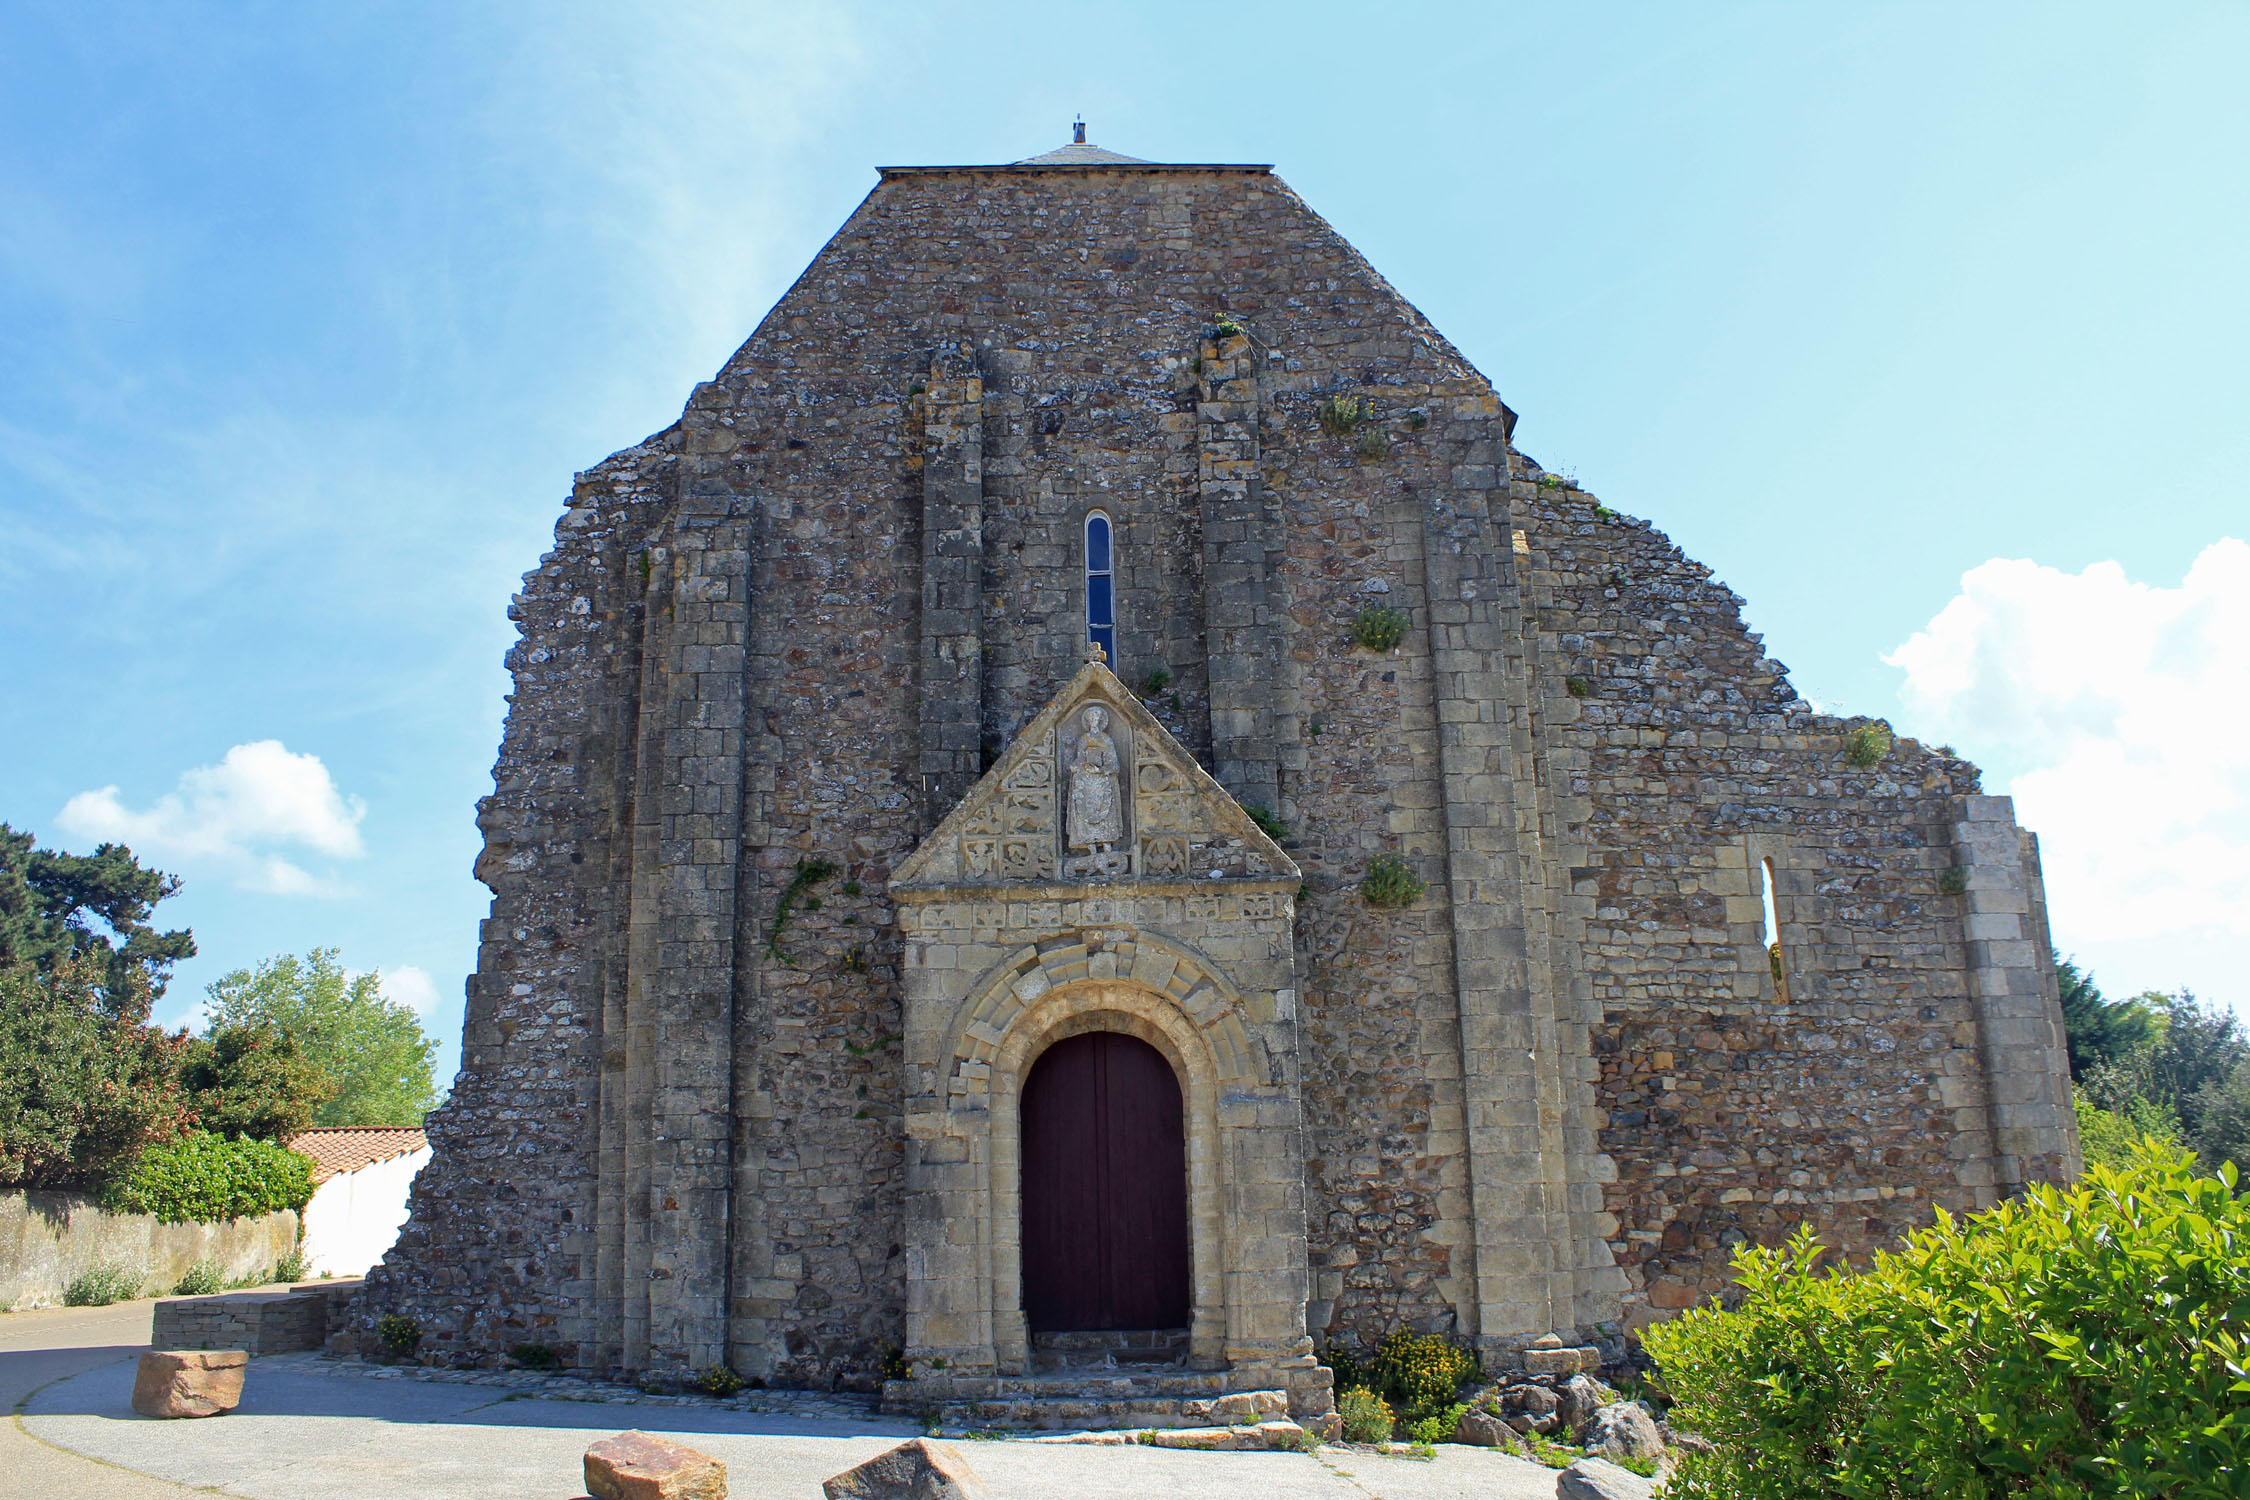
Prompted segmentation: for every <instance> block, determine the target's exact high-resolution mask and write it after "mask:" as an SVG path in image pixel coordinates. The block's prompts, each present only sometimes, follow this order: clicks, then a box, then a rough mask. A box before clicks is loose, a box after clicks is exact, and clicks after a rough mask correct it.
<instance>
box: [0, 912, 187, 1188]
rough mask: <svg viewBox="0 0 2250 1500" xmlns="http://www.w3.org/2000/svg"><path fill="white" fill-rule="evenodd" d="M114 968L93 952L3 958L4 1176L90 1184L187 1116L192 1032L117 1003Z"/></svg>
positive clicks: (0, 1123)
mask: <svg viewBox="0 0 2250 1500" xmlns="http://www.w3.org/2000/svg"><path fill="white" fill-rule="evenodd" d="M110 977H111V969H110V965H109V964H108V963H107V962H106V961H105V960H104V959H103V958H102V957H101V956H100V955H98V954H94V953H84V954H63V955H60V956H57V957H55V958H54V959H53V961H52V962H51V963H49V964H48V966H47V967H46V968H44V969H42V968H40V967H38V966H36V965H34V964H31V963H27V962H17V963H9V964H0V1184H6V1185H8V1186H11V1187H39V1188H63V1187H87V1186H91V1185H93V1184H95V1183H98V1182H99V1181H101V1180H102V1179H103V1178H104V1177H106V1176H107V1175H108V1174H109V1173H110V1172H112V1171H113V1170H115V1169H116V1168H117V1167H118V1166H119V1165H120V1164H121V1163H123V1162H125V1161H127V1160H129V1159H130V1158H131V1157H132V1156H133V1155H134V1154H135V1153H137V1152H138V1151H139V1150H140V1149H141V1148H142V1147H143V1146H145V1145H147V1144H149V1143H150V1142H153V1141H159V1140H164V1139H167V1138H169V1137H171V1136H174V1135H177V1134H178V1133H179V1132H180V1131H181V1130H182V1129H184V1128H185V1127H186V1125H187V1123H188V1119H189V1116H190V1110H189V1105H188V1101H187V1098H186V1096H185V1095H184V1094H183V1093H182V1092H181V1089H180V1082H179V1068H180V1059H181V1056H182V1054H183V1053H184V1052H185V1051H186V1049H187V1047H188V1045H189V1043H188V1039H187V1037H186V1036H185V1035H166V1034H165V1033H164V1032H162V1031H160V1030H158V1029H156V1028H155V1027H152V1026H148V1025H145V1024H143V1023H142V1022H139V1021H135V1020H127V1019H124V1018H121V1017H118V1016H115V1015H112V1014H110V1013H109V1012H108V1010H107V1009H106V1008H105V1007H104V1005H103V995H104V988H105V986H107V985H108V984H109V983H110Z"/></svg>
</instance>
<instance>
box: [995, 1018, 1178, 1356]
mask: <svg viewBox="0 0 2250 1500" xmlns="http://www.w3.org/2000/svg"><path fill="white" fill-rule="evenodd" d="M1023 1311H1024V1317H1025V1318H1026V1319H1027V1320H1028V1321H1029V1322H1030V1324H1031V1331H1032V1332H1034V1333H1055V1332H1069V1333H1076V1332H1084V1331H1087V1330H1090V1329H1101V1328H1184V1327H1186V1326H1187V1321H1188V1238H1187V1127H1186V1120H1185V1117H1184V1114H1183V1112H1182V1110H1181V1109H1180V1082H1179V1080H1178V1079H1177V1078H1175V1077H1174V1076H1173V1075H1172V1065H1171V1064H1170V1063H1169V1062H1167V1061H1165V1059H1164V1054H1163V1053H1161V1052H1159V1051H1157V1050H1156V1049H1155V1048H1154V1047H1151V1046H1150V1045H1149V1044H1148V1043H1146V1042H1144V1041H1141V1040H1139V1039H1138V1038H1136V1037H1129V1036H1120V1035H1118V1034H1117V1033H1116V1032H1111V1031H1093V1032H1087V1033H1086V1034H1084V1035H1082V1036H1074V1037H1070V1038H1068V1039H1067V1040H1064V1041H1060V1042H1057V1043H1055V1045H1054V1046H1052V1047H1049V1048H1048V1049H1047V1050H1046V1051H1045V1052H1044V1053H1042V1054H1041V1055H1040V1058H1039V1060H1038V1061H1037V1062H1036V1063H1034V1064H1032V1068H1031V1076H1030V1077H1029V1078H1028V1079H1026V1080H1025V1081H1024V1086H1023Z"/></svg>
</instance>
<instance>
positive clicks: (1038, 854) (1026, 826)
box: [961, 741, 1056, 880]
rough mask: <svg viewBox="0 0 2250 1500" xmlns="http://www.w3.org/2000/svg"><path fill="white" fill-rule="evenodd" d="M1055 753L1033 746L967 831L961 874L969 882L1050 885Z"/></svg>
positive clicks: (1049, 744) (1046, 744)
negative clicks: (1015, 881) (1014, 882)
mask: <svg viewBox="0 0 2250 1500" xmlns="http://www.w3.org/2000/svg"><path fill="white" fill-rule="evenodd" d="M1055 780H1056V777H1055V753H1054V746H1053V743H1052V742H1051V741H1048V742H1044V743H1041V744H1039V745H1036V746H1033V747H1032V750H1031V753H1030V754H1028V755H1026V756H1025V757H1024V758H1023V759H1022V760H1021V761H1019V762H1017V764H1016V765H1015V767H1014V768H1013V769H1012V770H1010V771H1009V772H1008V774H1007V775H1006V776H1005V777H1003V778H1002V779H1001V782H1000V788H999V795H998V796H996V797H994V798H992V800H991V801H990V802H988V803H986V805H985V806H984V807H982V808H981V809H979V810H978V811H977V814H976V815H975V816H974V817H972V818H971V819H969V821H968V822H967V823H966V824H964V825H963V827H962V830H961V873H962V874H963V875H964V876H966V877H967V878H968V879H971V880H1051V879H1053V878H1054V874H1055V833H1056V826H1055V825H1056V817H1055V814H1056V804H1055V790H1056V788H1055Z"/></svg>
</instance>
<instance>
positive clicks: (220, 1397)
mask: <svg viewBox="0 0 2250 1500" xmlns="http://www.w3.org/2000/svg"><path fill="white" fill-rule="evenodd" d="M249 1367H250V1354H249V1351H248V1350H244V1349H151V1350H149V1351H148V1353H146V1354H144V1355H142V1356H141V1366H140V1369H139V1370H138V1371H137V1372H136V1373H135V1374H134V1376H133V1410H135V1411H137V1412H139V1413H140V1414H141V1415H142V1416H144V1417H216V1416H219V1415H221V1414H223V1413H225V1412H230V1411H233V1410H234V1409H235V1408H236V1407H237V1406H240V1405H241V1404H242V1377H243V1375H244V1374H245V1373H246V1372H247V1371H248V1369H249Z"/></svg>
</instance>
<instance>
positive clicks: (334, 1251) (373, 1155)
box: [289, 1125, 430, 1276]
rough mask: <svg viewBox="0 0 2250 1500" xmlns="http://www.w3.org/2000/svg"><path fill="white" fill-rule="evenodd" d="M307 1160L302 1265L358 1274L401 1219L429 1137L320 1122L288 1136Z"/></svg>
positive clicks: (376, 1257) (326, 1272)
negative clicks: (309, 1190) (308, 1196)
mask: <svg viewBox="0 0 2250 1500" xmlns="http://www.w3.org/2000/svg"><path fill="white" fill-rule="evenodd" d="M289 1149H290V1150H292V1151H294V1152H296V1153H297V1154H298V1155H300V1156H304V1157H308V1158H310V1159H311V1161H312V1164H313V1184H314V1187H313V1195H312V1201H311V1202H310V1203H308V1204H306V1205H305V1216H304V1224H305V1238H304V1245H303V1249H304V1253H305V1270H306V1273H307V1274H308V1275H312V1276H364V1275H366V1274H367V1272H368V1270H369V1269H370V1268H371V1267H373V1266H374V1265H375V1263H376V1262H377V1261H380V1260H381V1259H382V1258H383V1255H384V1253H385V1252H386V1251H388V1250H389V1249H390V1248H391V1244H392V1242H393V1241H395V1240H396V1239H397V1238H398V1231H399V1226H400V1225H402V1224H404V1223H405V1222H406V1190H407V1188H408V1187H410V1186H411V1185H412V1184H413V1182H414V1174H415V1173H417V1172H419V1171H421V1170H422V1167H423V1165H424V1163H426V1162H428V1161H429V1159H430V1142H429V1138H428V1137H427V1136H425V1135H423V1134H422V1132H421V1131H420V1130H416V1129H411V1128H407V1127H404V1126H359V1125H341V1126H323V1127H321V1128H319V1129H314V1130H307V1131H304V1132H303V1133H301V1134H299V1135H294V1136H291V1137H290V1139H289Z"/></svg>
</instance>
